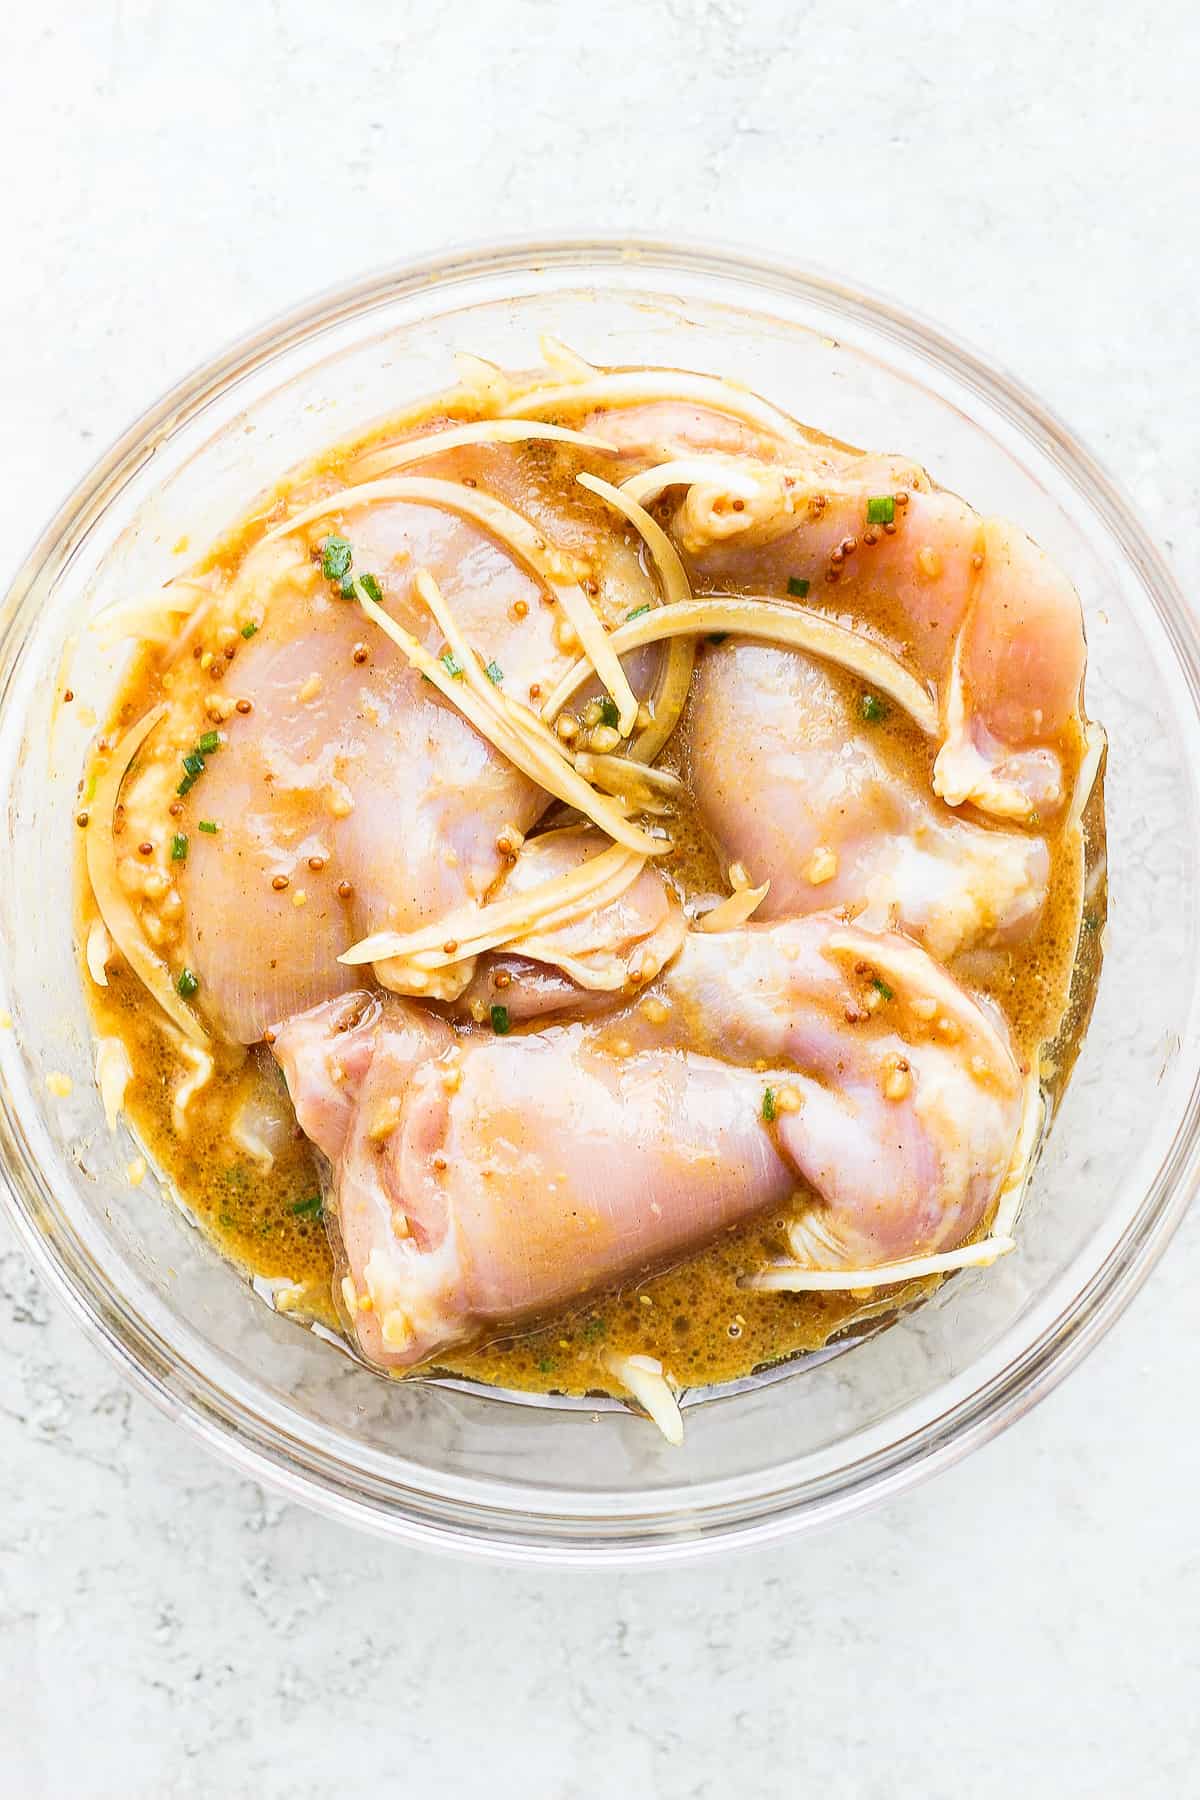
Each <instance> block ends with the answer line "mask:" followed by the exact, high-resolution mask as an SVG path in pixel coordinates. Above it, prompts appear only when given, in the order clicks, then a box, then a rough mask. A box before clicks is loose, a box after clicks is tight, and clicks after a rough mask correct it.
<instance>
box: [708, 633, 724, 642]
mask: <svg viewBox="0 0 1200 1800" xmlns="http://www.w3.org/2000/svg"><path fill="white" fill-rule="evenodd" d="M728 636H729V633H728V632H727V631H710V632H709V634H708V641H709V643H710V644H723V643H724V642H725V639H726V638H727V637H728Z"/></svg>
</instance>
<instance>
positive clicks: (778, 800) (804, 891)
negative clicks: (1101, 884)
mask: <svg viewBox="0 0 1200 1800" xmlns="http://www.w3.org/2000/svg"><path fill="white" fill-rule="evenodd" d="M692 716H693V719H694V724H693V726H692V731H691V741H690V756H689V775H690V785H691V788H692V792H693V793H694V795H695V796H696V800H697V803H698V805H699V808H700V813H701V817H702V818H703V820H704V822H705V824H706V825H707V826H708V828H709V830H710V831H711V832H712V833H713V836H714V837H715V838H716V840H717V842H718V844H719V845H720V846H721V848H722V850H723V851H724V853H725V854H726V856H727V857H729V858H730V859H731V860H735V861H738V862H741V863H743V864H744V865H745V866H746V868H747V870H748V871H749V873H750V876H751V879H752V880H753V881H754V882H763V881H767V880H769V881H770V884H771V885H770V891H769V892H768V894H767V896H766V898H765V899H764V901H763V902H762V904H761V905H760V907H759V908H758V911H757V913H756V915H755V916H756V917H757V918H760V919H769V918H780V917H787V916H790V915H791V914H794V913H802V912H814V911H816V910H817V909H818V908H821V909H828V908H831V907H841V906H848V907H850V908H852V909H853V910H854V911H855V912H860V913H864V914H865V918H864V922H866V923H869V924H874V925H893V926H899V927H900V928H901V929H903V930H905V931H907V932H909V933H910V934H911V935H912V936H913V937H916V938H919V939H920V941H921V942H922V943H923V944H924V945H925V947H926V949H927V950H929V951H930V952H931V953H932V954H933V955H934V956H937V957H939V958H940V959H942V960H945V959H946V958H948V957H950V956H953V955H954V954H955V953H956V952H957V951H959V950H962V949H969V948H971V947H973V946H975V945H977V944H996V943H1013V942H1017V941H1019V940H1020V939H1021V938H1023V937H1027V936H1028V935H1029V933H1030V932H1031V931H1032V930H1033V929H1034V928H1035V927H1036V925H1037V923H1038V920H1039V918H1040V917H1041V914H1042V909H1043V906H1044V904H1045V899H1046V889H1047V883H1048V880H1049V870H1050V854H1049V851H1048V849H1047V846H1046V843H1045V840H1044V839H1043V838H1041V837H1031V836H1029V835H1027V834H1026V833H1023V832H1017V831H1012V830H1001V829H992V830H988V829H986V828H985V827H983V826H980V825H976V824H972V823H971V822H970V821H968V820H965V819H962V818H959V817H958V816H957V815H956V814H954V813H953V812H951V811H950V810H949V809H948V808H947V807H945V806H943V805H942V804H941V803H940V802H939V801H938V800H936V799H935V798H934V797H933V796H932V795H931V794H930V793H929V791H928V789H927V788H926V787H925V786H924V783H923V781H922V782H920V783H918V782H917V781H914V779H913V777H912V776H911V775H910V773H909V772H908V771H907V770H905V769H904V768H902V767H901V766H900V765H899V762H898V759H897V758H895V757H894V756H892V757H889V755H888V753H887V748H886V745H885V744H884V743H883V742H882V741H881V737H880V733H879V731H878V729H877V728H876V727H873V726H871V725H868V724H864V722H863V720H862V717H861V713H860V712H859V709H858V708H856V707H855V706H853V705H852V704H851V703H850V701H849V700H848V699H847V698H846V697H845V696H844V695H843V693H842V691H841V690H840V689H839V687H838V685H837V683H836V682H835V681H834V680H832V679H831V677H830V674H829V672H828V670H827V669H826V668H825V667H823V666H822V665H821V664H820V663H817V662H814V661H813V660H811V659H810V658H809V657H807V656H804V655H802V654H801V653H800V652H798V651H793V650H780V649H776V648H775V647H774V646H771V645H766V644H748V643H736V644H727V645H725V646H723V647H722V648H721V649H719V650H711V651H709V652H707V653H706V655H705V657H704V659H703V661H702V663H701V665H700V668H699V670H698V673H697V676H696V684H695V690H694V700H693V708H692ZM731 745H732V746H736V748H735V750H733V751H732V752H731V749H730V746H731Z"/></svg>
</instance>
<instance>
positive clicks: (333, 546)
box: [321, 537, 354, 581]
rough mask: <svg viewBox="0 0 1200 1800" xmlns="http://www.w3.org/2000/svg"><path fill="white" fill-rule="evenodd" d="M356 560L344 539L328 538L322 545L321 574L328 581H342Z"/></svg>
mask: <svg viewBox="0 0 1200 1800" xmlns="http://www.w3.org/2000/svg"><path fill="white" fill-rule="evenodd" d="M353 560H354V552H353V551H352V550H351V548H350V546H349V544H348V543H347V542H346V540H345V538H344V537H327V538H326V539H325V542H324V543H323V544H322V545H321V573H322V575H324V577H325V579H326V581H340V580H341V578H342V576H343V575H344V574H345V573H346V570H347V569H348V568H349V567H350V564H351V563H352V562H353Z"/></svg>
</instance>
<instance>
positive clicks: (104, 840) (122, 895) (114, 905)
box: [87, 705, 208, 1044]
mask: <svg viewBox="0 0 1200 1800" xmlns="http://www.w3.org/2000/svg"><path fill="white" fill-rule="evenodd" d="M166 710H167V708H166V706H165V705H163V706H156V707H154V708H152V710H151V711H150V712H148V713H146V715H145V716H144V717H143V718H141V719H139V720H138V722H137V724H136V725H131V726H130V728H129V730H128V731H127V732H126V733H125V736H124V737H123V738H122V739H121V741H120V743H119V744H118V745H117V747H116V749H115V750H114V751H113V752H112V757H111V760H110V762H109V766H108V768H107V769H106V770H105V772H104V774H103V775H102V776H101V777H100V779H99V780H98V782H97V783H96V793H95V798H94V800H93V802H92V806H91V808H90V809H89V810H90V812H91V824H90V825H89V828H88V832H87V871H88V880H89V881H90V882H91V884H92V893H93V894H94V895H95V897H96V906H97V908H98V910H99V913H100V917H101V918H102V919H103V920H104V923H105V925H106V926H107V927H108V932H109V935H110V937H111V938H112V940H113V942H114V943H115V944H116V946H117V948H118V950H120V952H121V954H122V956H123V957H124V958H125V960H126V962H127V963H128V964H129V966H130V968H131V969H132V970H133V972H134V974H135V975H136V976H137V978H138V980H139V981H140V982H141V983H142V985H143V987H144V988H145V989H146V990H147V992H148V993H149V994H151V995H152V996H153V998H154V999H155V1000H157V1002H158V1004H159V1006H160V1007H161V1008H162V1010H163V1012H164V1013H166V1015H167V1017H168V1018H169V1019H170V1020H172V1022H173V1023H174V1024H176V1025H177V1026H178V1027H179V1029H180V1031H182V1032H183V1034H184V1036H185V1037H187V1038H190V1039H191V1041H192V1042H193V1043H197V1044H206V1043H207V1042H208V1033H207V1032H206V1031H205V1029H204V1027H203V1026H202V1025H201V1023H200V1021H199V1019H198V1018H197V1017H196V1015H195V1013H194V1012H192V1010H191V1008H190V1007H188V1006H185V1005H184V1003H183V1001H182V1000H181V999H180V997H179V995H178V993H177V992H176V991H175V983H174V982H173V981H172V979H171V971H170V969H168V967H167V965H166V963H165V962H164V961H163V960H162V958H161V957H160V956H159V955H158V954H157V953H156V952H155V951H154V950H152V949H151V948H150V945H149V944H148V943H147V942H146V939H145V936H144V935H143V932H142V928H141V924H140V922H139V920H138V916H137V914H136V913H135V912H134V910H133V906H132V904H131V903H130V900H129V896H128V895H127V894H126V892H125V890H124V888H123V887H122V886H121V882H120V878H119V876H118V874H117V850H116V843H115V841H114V838H113V815H114V813H115V811H116V806H117V799H118V796H119V795H120V792H121V784H122V782H123V781H124V780H125V776H126V774H127V772H128V769H129V765H130V763H131V762H132V761H133V759H134V757H135V756H136V755H137V753H138V751H139V750H140V749H141V747H142V745H143V744H144V743H145V741H146V739H147V738H148V737H149V736H150V733H151V732H152V731H153V730H154V728H155V726H156V725H157V724H158V723H159V720H160V719H161V718H162V717H163V714H164V713H165V712H166Z"/></svg>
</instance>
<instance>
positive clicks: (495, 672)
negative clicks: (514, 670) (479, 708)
mask: <svg viewBox="0 0 1200 1800" xmlns="http://www.w3.org/2000/svg"><path fill="white" fill-rule="evenodd" d="M487 678H488V680H489V681H490V682H491V683H492V684H493V686H494V687H499V686H500V683H501V682H502V681H503V680H504V670H503V669H502V668H501V667H500V664H499V663H498V662H496V661H495V659H494V658H493V660H492V661H491V662H490V663H489V664H488V666H487Z"/></svg>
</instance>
